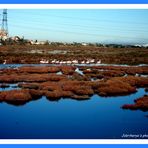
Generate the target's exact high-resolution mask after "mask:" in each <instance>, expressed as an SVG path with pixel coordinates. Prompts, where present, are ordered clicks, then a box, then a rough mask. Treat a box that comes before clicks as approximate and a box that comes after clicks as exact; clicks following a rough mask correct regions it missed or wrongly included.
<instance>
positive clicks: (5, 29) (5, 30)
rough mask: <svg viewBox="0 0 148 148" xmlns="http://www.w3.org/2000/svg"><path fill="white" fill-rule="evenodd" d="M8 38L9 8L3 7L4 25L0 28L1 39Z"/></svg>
mask: <svg viewBox="0 0 148 148" xmlns="http://www.w3.org/2000/svg"><path fill="white" fill-rule="evenodd" d="M6 39H8V23H7V9H3V16H2V26H1V29H0V40H6Z"/></svg>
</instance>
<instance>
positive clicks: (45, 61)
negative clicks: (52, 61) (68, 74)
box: [40, 59, 49, 64]
mask: <svg viewBox="0 0 148 148" xmlns="http://www.w3.org/2000/svg"><path fill="white" fill-rule="evenodd" d="M40 63H42V64H48V63H49V61H48V60H45V59H42V60H41V61H40Z"/></svg>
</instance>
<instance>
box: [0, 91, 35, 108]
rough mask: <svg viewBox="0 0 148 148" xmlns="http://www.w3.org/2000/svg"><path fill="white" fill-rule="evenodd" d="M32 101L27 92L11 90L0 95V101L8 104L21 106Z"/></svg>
mask: <svg viewBox="0 0 148 148" xmlns="http://www.w3.org/2000/svg"><path fill="white" fill-rule="evenodd" d="M31 100H32V96H31V95H30V93H29V90H11V91H3V92H1V93H0V101H1V102H2V101H5V102H7V103H10V104H15V105H22V104H25V103H26V102H28V101H31Z"/></svg>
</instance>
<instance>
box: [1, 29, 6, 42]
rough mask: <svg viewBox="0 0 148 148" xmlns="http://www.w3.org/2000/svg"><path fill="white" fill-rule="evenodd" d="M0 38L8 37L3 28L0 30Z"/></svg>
mask: <svg viewBox="0 0 148 148" xmlns="http://www.w3.org/2000/svg"><path fill="white" fill-rule="evenodd" d="M0 39H2V40H4V41H5V40H7V39H8V35H7V33H6V32H5V31H4V30H0Z"/></svg>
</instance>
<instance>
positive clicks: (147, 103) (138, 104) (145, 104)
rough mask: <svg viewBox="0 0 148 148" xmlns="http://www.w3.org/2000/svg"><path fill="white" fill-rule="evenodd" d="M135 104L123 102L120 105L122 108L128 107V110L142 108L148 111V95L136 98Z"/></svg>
mask: <svg viewBox="0 0 148 148" xmlns="http://www.w3.org/2000/svg"><path fill="white" fill-rule="evenodd" d="M134 102H135V104H125V105H123V106H122V108H123V109H130V110H138V109H139V110H142V111H148V95H145V96H143V97H141V98H139V99H136V100H135V101H134Z"/></svg>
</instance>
